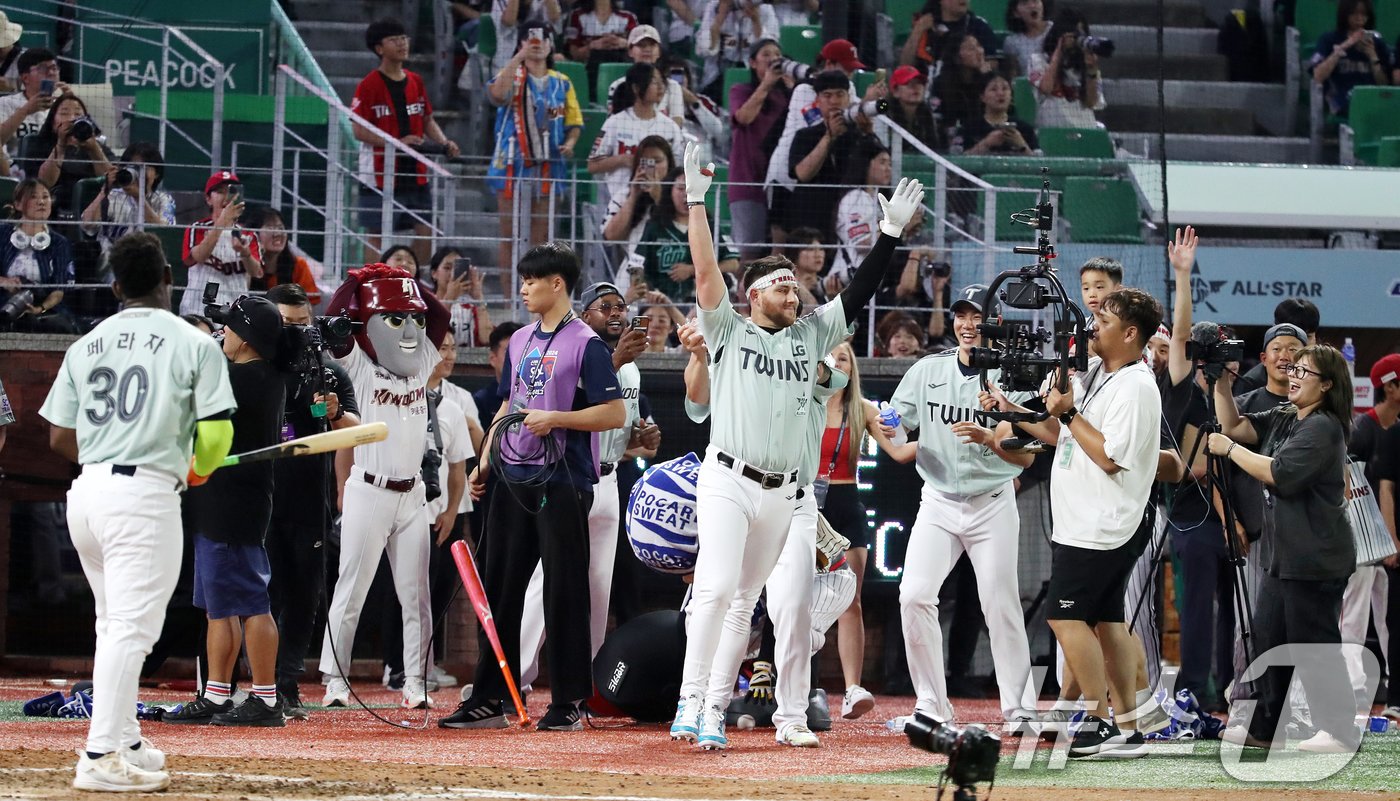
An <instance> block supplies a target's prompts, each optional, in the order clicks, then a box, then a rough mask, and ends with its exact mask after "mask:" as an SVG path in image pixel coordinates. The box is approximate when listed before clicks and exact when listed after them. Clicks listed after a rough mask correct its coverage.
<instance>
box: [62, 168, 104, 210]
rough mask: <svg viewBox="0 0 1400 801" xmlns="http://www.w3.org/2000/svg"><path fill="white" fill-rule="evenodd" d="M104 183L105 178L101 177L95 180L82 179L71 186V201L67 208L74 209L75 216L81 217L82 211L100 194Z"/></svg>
mask: <svg viewBox="0 0 1400 801" xmlns="http://www.w3.org/2000/svg"><path fill="white" fill-rule="evenodd" d="M106 183H107V176H105V175H103V176H98V177H96V178H84V179H82V180H81V181H79V182H77V183H76V184H73V201H72V205H70V206H69V208H72V209H75V210H76V212H77V214H79V215H81V214H82V213H83V209H86V208H87V207H88V204H90V203H92V201H93V199H94V198H96V197H97V196H98V195H99V194H100V193H101V192H102V187H103V185H104V184H106Z"/></svg>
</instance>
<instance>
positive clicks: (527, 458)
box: [487, 412, 568, 514]
mask: <svg viewBox="0 0 1400 801" xmlns="http://www.w3.org/2000/svg"><path fill="white" fill-rule="evenodd" d="M525 416H526V412H510V413H508V414H504V415H501V416H500V417H499V418H497V419H496V420H495V422H493V423H492V424H491V430H490V431H488V432H487V434H488V436H489V437H490V438H491V447H490V449H489V450H490V457H489V458H490V459H491V465H492V466H493V467H495V468H496V471H497V474H498V476H499V477H500V479H501V481H500V483H501V484H502V485H504V486H505V488H506V491H507V492H509V493H510V496H511V497H512V498H514V499H515V502H516V503H518V504H520V508H522V509H524V510H525V511H526V512H529V513H530V514H539V513H540V511H541V509H543V507H544V501H543V499H541V502H540V508H539V509H531V508H530V506H529V505H528V504H527V503H526V502H525V501H524V500H523V499H522V498H521V496H520V495H519V494H518V493H517V488H518V487H525V488H539V487H544V486H546V485H547V484H549V482H551V481H553V480H554V476H555V474H556V473H558V472H559V469H560V467H561V466H562V467H564V469H565V470H567V469H568V467H567V465H565V464H564V449H565V445H564V443H562V442H561V441H560V440H559V438H557V437H555V436H554V431H551V432H549V433H548V434H546V435H545V436H543V437H537V439H538V440H539V445H538V446H536V447H535V448H533V449H527V448H525V447H516V446H515V445H513V444H510V443H507V442H506V440H507V439H508V438H507V437H506V432H508V431H510V430H512V429H518V427H519V426H523V425H524V424H525ZM556 430H557V429H556ZM536 461H538V462H540V464H539V466H538V467H535V465H534V464H533V463H534V462H536ZM506 465H510V466H511V467H513V468H515V472H514V474H513V475H512V474H511V473H508V472H507V471H506V470H505V469H504V468H505V466H506ZM532 468H533V469H532ZM522 471H523V472H522Z"/></svg>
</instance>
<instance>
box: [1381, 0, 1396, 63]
mask: <svg viewBox="0 0 1400 801" xmlns="http://www.w3.org/2000/svg"><path fill="white" fill-rule="evenodd" d="M1376 33H1379V34H1380V35H1381V38H1382V39H1384V40H1385V43H1386V46H1387V47H1394V46H1395V40H1396V39H1397V38H1400V0H1376ZM1390 59H1391V61H1392V62H1393V61H1394V60H1395V52H1394V51H1393V50H1392V51H1391V53H1390Z"/></svg>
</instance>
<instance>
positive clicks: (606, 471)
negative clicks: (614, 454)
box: [598, 462, 617, 478]
mask: <svg viewBox="0 0 1400 801" xmlns="http://www.w3.org/2000/svg"><path fill="white" fill-rule="evenodd" d="M616 469H617V462H603V463H602V464H600V465H598V477H599V478H602V477H603V476H608V475H612V471H614V470H616Z"/></svg>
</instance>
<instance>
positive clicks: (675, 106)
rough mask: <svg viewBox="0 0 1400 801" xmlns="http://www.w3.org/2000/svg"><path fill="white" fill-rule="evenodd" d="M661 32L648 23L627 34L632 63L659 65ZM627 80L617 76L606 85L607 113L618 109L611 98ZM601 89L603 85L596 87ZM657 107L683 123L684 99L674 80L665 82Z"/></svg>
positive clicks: (678, 123)
mask: <svg viewBox="0 0 1400 801" xmlns="http://www.w3.org/2000/svg"><path fill="white" fill-rule="evenodd" d="M660 36H661V34H659V33H657V32H656V28H653V27H652V26H650V25H638V26H637V27H635V28H633V29H632V32H631V33H629V34H627V57H628V58H629V59H631V60H632V63H633V64H651V65H652V66H660V65H661V39H660ZM626 82H627V78H626V77H625V76H624V77H618V78H615V79H613V82H612V83H610V84H608V86H607V98H608V102H607V103H606V106H607V108H608V113H609V114H612V113H615V112H617V111H620V109H617V108H614V107H613V100H614V98H615V97H616V96H617V90H618V89H619V88H621V86H622V85H623V84H624V83H626ZM598 88H599V90H600V91H601V90H602V89H603V88H604V87H601V86H600V87H598ZM657 108H658V109H660V110H661V112H662V113H664V114H665V115H666V116H668V117H670V118H671V119H672V120H674V121H675V123H676V124H677V125H683V124H684V123H685V101H684V99H683V98H682V97H681V88H680V86H678V85H677V84H676V82H675V81H668V82H667V83H666V93H665V94H663V95H662V96H661V102H660V103H658V104H657Z"/></svg>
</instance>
